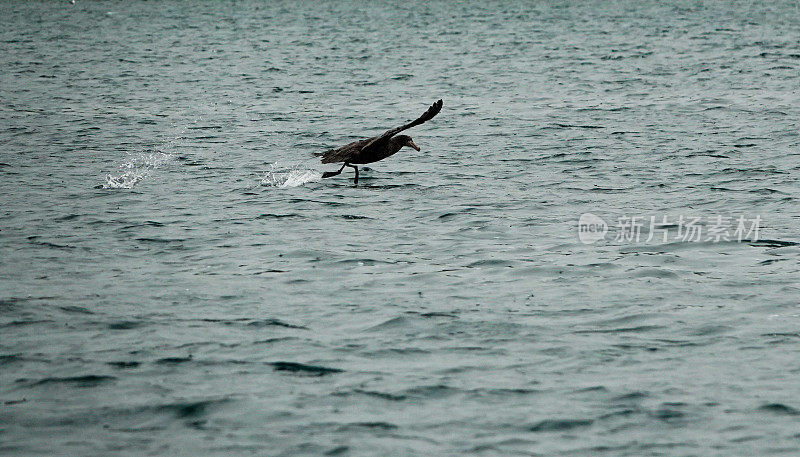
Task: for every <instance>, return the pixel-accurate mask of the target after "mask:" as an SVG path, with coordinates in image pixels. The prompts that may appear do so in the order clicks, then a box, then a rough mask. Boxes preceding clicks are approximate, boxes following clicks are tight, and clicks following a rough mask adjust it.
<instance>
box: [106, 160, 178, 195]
mask: <svg viewBox="0 0 800 457" xmlns="http://www.w3.org/2000/svg"><path fill="white" fill-rule="evenodd" d="M171 157H172V155H171V154H168V153H166V152H161V151H158V152H151V153H140V154H137V155H133V156H131V157H129V158H128V160H127V161H126V162H125V163H123V164H122V165H120V167H119V174H117V175H111V174H109V175H106V182H105V184H103V188H104V189H132V188H133V186H135V185H136V184H138V183H139V182H140V181H141V180H143V179H145V178H146V177H148V176H149V175H150V173H152V172H153V170H155V169H157V168H159V167H160V166H161V165H163V164H164V163H166V162H167V161H169V160H170V158H171Z"/></svg>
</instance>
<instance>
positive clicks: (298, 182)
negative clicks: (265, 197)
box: [261, 163, 322, 189]
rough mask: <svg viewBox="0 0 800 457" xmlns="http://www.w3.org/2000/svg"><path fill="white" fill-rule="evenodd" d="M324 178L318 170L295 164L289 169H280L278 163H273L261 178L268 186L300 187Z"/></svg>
mask: <svg viewBox="0 0 800 457" xmlns="http://www.w3.org/2000/svg"><path fill="white" fill-rule="evenodd" d="M321 179H322V173H320V172H319V171H317V170H312V169H309V168H303V167H302V166H300V165H294V166H293V167H291V168H289V169H280V168H279V167H278V164H277V163H274V164H272V169H271V170H270V171H268V172H267V173H266V174H265V175H264V177H263V178H261V185H262V186H268V187H280V188H284V189H285V188H289V187H298V186H302V185H303V184H305V183H308V182H317V181H319V180H321Z"/></svg>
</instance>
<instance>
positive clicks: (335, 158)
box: [314, 100, 442, 184]
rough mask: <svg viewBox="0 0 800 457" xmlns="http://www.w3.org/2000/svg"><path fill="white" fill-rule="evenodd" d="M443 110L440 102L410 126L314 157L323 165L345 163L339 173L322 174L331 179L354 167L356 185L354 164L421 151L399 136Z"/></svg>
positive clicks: (412, 143)
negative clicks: (406, 150)
mask: <svg viewBox="0 0 800 457" xmlns="http://www.w3.org/2000/svg"><path fill="white" fill-rule="evenodd" d="M441 110H442V101H441V100H439V101H437V102H436V103H434V104H433V105H431V107H430V108H428V110H427V111H425V113H424V114H423V115H422V116H420V117H419V118H417V120H415V121H412V122H409V123H408V124H405V125H402V126H400V127H397V128H393V129H391V130H387V131H386V132H384V133H383V134H382V135H378V136H375V137H372V138H367V139H364V140H358V141H354V142H352V143H349V144H346V145H344V146H342V147H340V148H338V149H330V150H328V151H325V152H319V153H315V154H314V155H316V156H320V157H322V163H344V165H342V168H340V169H339V171H335V172H332V171H329V172H325V173H323V174H322V177H323V178H330V177H332V176H336V175H338V174H339V173H341V172H342V170H344V167H352V168H353V169H354V170H355V172H356V176H355V183H356V184H357V183H358V167H356V166H355V165H353V164H358V165H361V164H365V163H372V162H377V161H379V160H383V159H385V158H387V157H389V156H391V155H394V154H395V153H397V151H399V150H400V149H401V148H402V147H403V146H409V147H411V148H414V149H416V150H417V151H419V146H417V145H416V144H415V143H414V141H413V140H412V139H411V137H410V136H408V135H397V134H398V133H400V132H402V131H403V130H407V129H410V128H411V127H414V126H415V125H419V124H422V123H424V122H426V121H428V120H430V119H432V118H433V117H434V116H436V115H437V114H439V111H441Z"/></svg>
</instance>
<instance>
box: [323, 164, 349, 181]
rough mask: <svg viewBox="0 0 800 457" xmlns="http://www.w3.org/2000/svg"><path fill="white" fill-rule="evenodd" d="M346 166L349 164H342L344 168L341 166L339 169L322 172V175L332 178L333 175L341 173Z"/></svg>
mask: <svg viewBox="0 0 800 457" xmlns="http://www.w3.org/2000/svg"><path fill="white" fill-rule="evenodd" d="M346 166H347V164H344V165H342V168H340V169H339V171H326V172H325V173H322V177H323V178H330V177H331V176H336V175H338V174H339V173H341V172H342V170H344V167H346Z"/></svg>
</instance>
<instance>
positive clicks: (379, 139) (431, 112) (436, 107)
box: [362, 100, 442, 151]
mask: <svg viewBox="0 0 800 457" xmlns="http://www.w3.org/2000/svg"><path fill="white" fill-rule="evenodd" d="M441 110H442V101H441V100H439V101H436V102H434V103H433V105H431V107H430V108H428V110H427V111H425V113H423V114H422V116H420V117H418V118H417V119H416V120H414V121H411V122H409V123H408V124H406V125H401V126H400V127H395V128H393V129H391V130H387V131H386V132H384V133H383V135H380V136H376V137H374V138H373V139H372V140H370V142H369V143H367V144H366V145H365V146H364V147H363V148H362V151H366V150H367V149H369V148H371V147H372V146H377V145H378V144H381V143H383V142H384V141H387V140H388V139H389V138H391V137H393V136H395V135H397V134H398V133H400V132H402V131H403V130H408V129H410V128H411V127H414V126H416V125H420V124H422V123H425V122H427V121H429V120H431V119H433V117H434V116H436V115H437V114H439V111H441Z"/></svg>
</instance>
